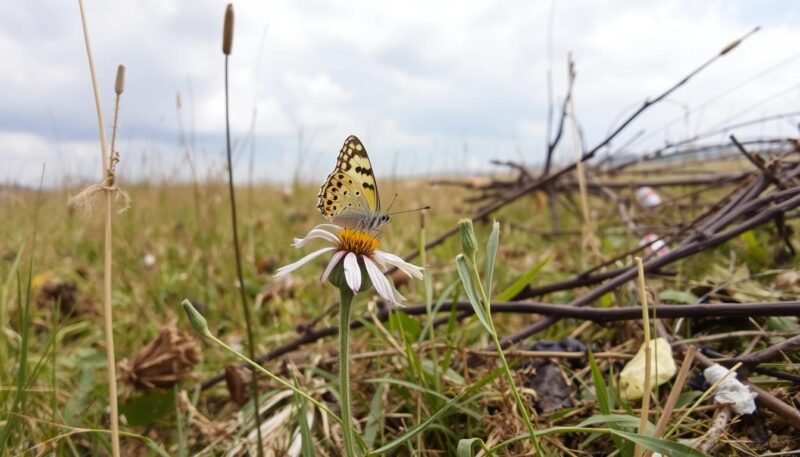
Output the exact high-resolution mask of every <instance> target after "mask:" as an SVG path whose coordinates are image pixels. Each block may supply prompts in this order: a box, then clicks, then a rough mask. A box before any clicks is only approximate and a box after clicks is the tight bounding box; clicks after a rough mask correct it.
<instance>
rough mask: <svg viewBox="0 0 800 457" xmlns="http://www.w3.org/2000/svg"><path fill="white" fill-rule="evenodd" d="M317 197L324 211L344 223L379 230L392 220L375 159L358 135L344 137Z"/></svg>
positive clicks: (335, 221)
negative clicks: (374, 166) (383, 201)
mask: <svg viewBox="0 0 800 457" xmlns="http://www.w3.org/2000/svg"><path fill="white" fill-rule="evenodd" d="M317 197H318V198H319V200H318V201H317V208H319V211H320V212H321V213H322V215H323V216H324V217H325V218H326V219H328V220H329V221H330V222H332V223H334V224H336V225H338V226H340V227H344V228H353V229H359V230H376V229H378V228H379V227H380V226H382V225H384V224H387V223H389V222H390V221H391V220H392V217H391V216H390V215H389V214H387V213H382V212H381V199H380V195H378V184H377V183H376V182H375V174H374V173H373V172H372V163H371V162H370V161H369V156H368V155H367V149H366V148H365V147H364V145H363V144H362V143H361V140H359V139H358V138H356V137H355V136H354V135H350V136H349V137H347V139H346V140H344V145H343V146H342V150H341V151H339V157H338V158H337V159H336V168H334V169H333V171H332V172H331V174H329V175H328V178H327V179H325V182H324V183H323V184H322V187H321V188H320V190H319V195H317Z"/></svg>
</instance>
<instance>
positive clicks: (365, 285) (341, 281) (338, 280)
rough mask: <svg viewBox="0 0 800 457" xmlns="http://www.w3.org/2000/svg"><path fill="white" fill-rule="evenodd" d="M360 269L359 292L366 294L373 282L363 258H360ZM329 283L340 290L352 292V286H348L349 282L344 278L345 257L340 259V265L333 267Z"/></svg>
mask: <svg viewBox="0 0 800 457" xmlns="http://www.w3.org/2000/svg"><path fill="white" fill-rule="evenodd" d="M358 268H359V270H361V289H360V290H359V292H366V291H367V290H369V288H370V287H371V286H372V281H371V280H370V278H369V275H368V274H367V269H366V267H365V266H364V259H362V258H361V256H359V257H358ZM328 282H329V283H331V284H333V285H334V286H335V287H336V288H337V289H339V290H344V289H346V290H348V291H350V286H349V285H347V281H346V280H345V278H344V257H342V258H341V259H339V263H337V264H336V266H335V267H333V271H331V274H330V275H329V276H328Z"/></svg>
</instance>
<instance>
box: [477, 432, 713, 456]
mask: <svg viewBox="0 0 800 457" xmlns="http://www.w3.org/2000/svg"><path fill="white" fill-rule="evenodd" d="M564 433H603V434H609V435H612V438H617V439H619V438H621V439H622V440H627V441H629V442H632V443H636V444H638V445H640V446H642V447H643V448H645V449H650V450H652V451H655V452H660V453H661V454H663V455H665V456H669V457H706V454H704V453H702V452H700V451H698V450H697V449H693V448H691V447H689V446H686V445H685V444H680V443H676V442H674V441H669V440H664V439H661V438H653V437H652V436H647V435H639V434H636V433H632V432H625V431H622V430H616V429H613V428H591V427H551V428H548V429H543V430H539V431H537V432H536V435H538V436H543V435H559V434H564ZM528 438H530V437H529V435H528V434H523V435H517V436H515V437H514V438H511V439H509V440H506V441H504V442H502V443H500V444H498V445H496V446H493V447H492V448H491V451H497V450H499V449H503V448H505V447H507V446H509V445H511V444H513V443H516V442H520V441H524V440H526V439H528ZM622 440H620V441H622Z"/></svg>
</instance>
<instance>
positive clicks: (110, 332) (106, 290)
mask: <svg viewBox="0 0 800 457" xmlns="http://www.w3.org/2000/svg"><path fill="white" fill-rule="evenodd" d="M78 7H79V9H80V13H81V25H82V27H83V38H84V44H85V45H86V56H87V59H88V61H89V73H90V75H91V79H92V90H93V92H94V103H95V109H96V111H97V126H98V130H99V134H100V152H101V157H102V160H103V162H102V165H103V181H102V183H100V184H95V185H93V186H90V187H88V188H87V189H85V190H84V191H83V192H81V193H80V194H79V195H78V196H76V197H75V198H74V200H73V201H78V202H82V201H83V202H86V201H88V200H90V197H91V196H93V195H94V194H95V193H97V192H99V191H104V192H105V197H106V218H105V219H106V220H105V236H104V238H105V242H104V245H105V246H104V257H105V258H104V265H103V318H104V319H103V320H104V323H105V339H106V342H105V343H106V364H107V371H108V401H109V406H110V408H111V417H110V422H111V453H112V455H113V456H114V457H119V455H120V446H119V411H118V407H117V373H116V366H117V364H116V363H115V361H114V324H113V319H112V303H111V285H112V283H111V267H112V262H111V260H112V257H111V255H112V244H111V240H112V238H111V236H112V231H111V228H112V224H111V223H112V214H111V210H112V205H113V199H112V194H114V193H117V195H120V192H119V189H117V187H116V185H115V184H114V180H115V179H114V165H115V164H116V161H117V160H118V158H117V157H115V156H114V155H113V154H114V152H113V150H112V155H109V154H108V152H107V150H106V132H105V127H104V126H103V110H102V105H101V103H100V89H99V87H98V84H97V75H96V73H95V70H94V59H93V58H92V47H91V43H90V41H89V28H88V25H87V24H86V14H85V13H84V9H83V0H78ZM117 76H118V78H117V79H118V81H120V82H119V84H118V86H119V90H118V91H117V103H116V107H115V109H114V112H115V119H114V125H115V126H116V123H117V120H116V114H117V113H118V112H119V95H120V94H121V93H122V84H121V78H120V74H119V73H118V75H117ZM114 133H116V127H115V128H114ZM113 142H114V139H112V144H113ZM122 195H126V194H124V192H123V193H122ZM126 201H127V199H126Z"/></svg>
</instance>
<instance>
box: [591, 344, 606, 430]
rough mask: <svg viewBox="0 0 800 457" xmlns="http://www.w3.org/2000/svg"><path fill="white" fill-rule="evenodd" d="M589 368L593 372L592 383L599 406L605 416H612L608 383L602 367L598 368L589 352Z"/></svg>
mask: <svg viewBox="0 0 800 457" xmlns="http://www.w3.org/2000/svg"><path fill="white" fill-rule="evenodd" d="M589 367H590V368H591V370H592V383H593V384H594V395H595V397H596V398H597V406H598V407H599V408H600V412H601V413H603V414H606V415H607V414H611V405H610V402H609V401H608V387H607V386H606V381H605V379H603V373H602V372H601V371H600V367H598V366H597V361H596V360H595V358H594V354H592V351H589Z"/></svg>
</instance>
